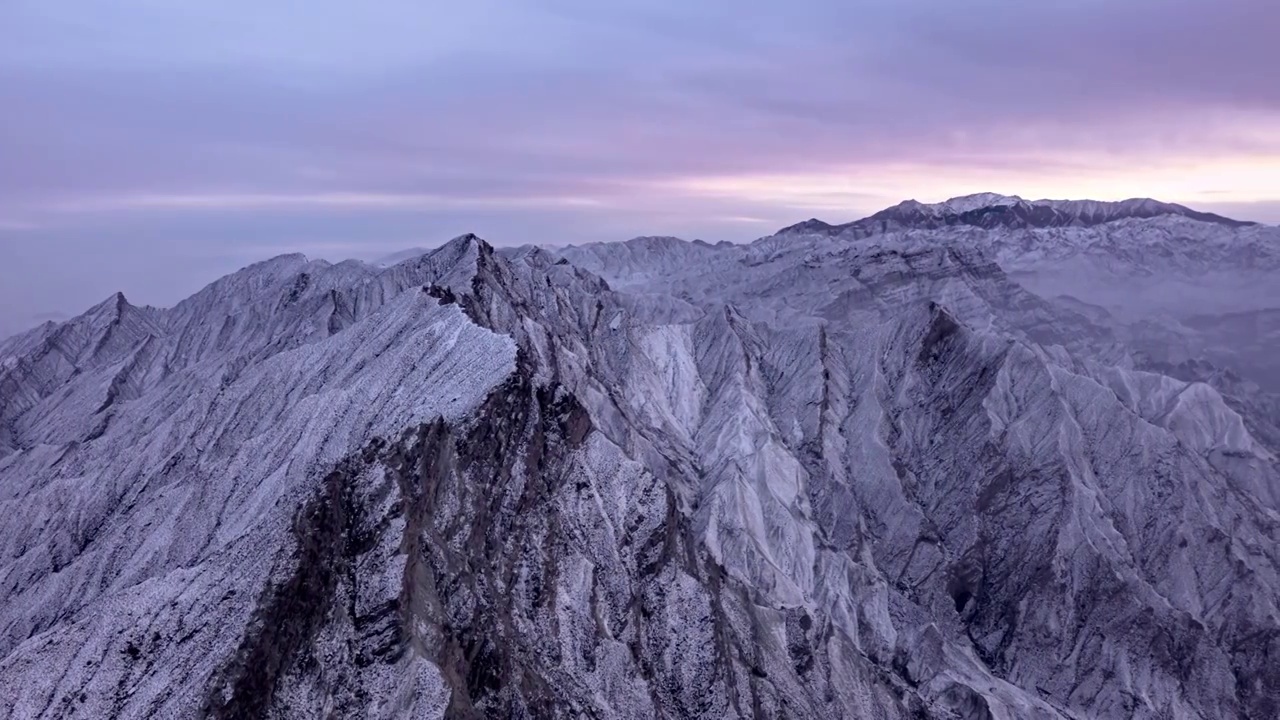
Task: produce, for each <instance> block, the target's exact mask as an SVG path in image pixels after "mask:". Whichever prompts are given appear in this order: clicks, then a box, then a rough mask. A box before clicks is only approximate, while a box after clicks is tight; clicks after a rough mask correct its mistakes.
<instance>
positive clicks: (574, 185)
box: [0, 0, 1280, 334]
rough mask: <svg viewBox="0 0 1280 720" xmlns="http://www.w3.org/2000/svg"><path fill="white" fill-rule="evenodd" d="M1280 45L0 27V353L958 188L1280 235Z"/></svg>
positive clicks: (509, 19) (1224, 18) (299, 12)
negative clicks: (308, 258)
mask: <svg viewBox="0 0 1280 720" xmlns="http://www.w3.org/2000/svg"><path fill="white" fill-rule="evenodd" d="M1049 5H1052V7H1049ZM195 6H198V7H195ZM1278 30H1280V4H1277V3H1275V2H1272V1H1271V0H1064V1H1063V2H1055V3H1052V4H1050V3H1032V2H1024V1H1021V0H1019V1H1014V0H980V1H974V2H964V1H958V0H905V1H904V0H869V1H863V2H848V1H847V0H845V1H843V2H841V1H839V0H824V1H822V2H804V1H797V2H791V3H776V2H762V1H761V0H745V1H743V0H738V1H736V2H726V1H721V0H707V1H704V2H698V3H688V2H671V1H669V0H657V1H654V0H650V1H648V2H639V1H638V0H620V1H615V2H607V3H601V2H593V1H588V0H547V1H543V2H537V3H533V2H524V1H517V0H509V1H498V0H477V1H473V2H468V3H448V4H439V3H423V2H420V1H417V2H413V1H410V0H380V1H379V2H375V3H353V2H345V1H344V2H339V1H338V0H311V1H310V2H306V3H303V2H283V1H282V0H255V1H254V2H250V1H249V0H223V2H219V3H198V4H197V3H177V2H165V1H163V0H83V1H82V2H76V3H69V2H53V1H51V0H4V2H0V108H3V112H0V334H3V333H5V332H7V331H13V330H16V329H19V328H20V327H22V326H25V325H27V324H31V323H32V322H34V321H37V320H38V319H40V318H39V317H37V316H38V315H39V316H43V315H44V314H45V313H50V312H66V313H74V312H77V311H79V310H81V309H83V308H84V307H86V306H88V305H90V304H92V303H93V302H96V301H97V300H100V299H101V298H102V297H105V296H106V295H107V294H109V293H110V292H112V291H114V290H116V289H123V290H124V291H125V292H126V294H128V295H129V296H130V298H131V299H132V300H134V301H136V302H149V303H161V304H168V303H172V302H173V301H175V300H177V299H180V298H181V297H183V296H185V295H187V294H189V293H190V292H192V291H194V290H195V289H198V287H199V286H200V285H201V284H203V283H204V282H207V281H209V280H212V279H213V278H214V277H216V276H218V275H220V274H222V273H225V272H228V271H230V270H233V269H235V268H237V267H239V266H241V265H244V264H246V263H247V262H250V261H253V260H257V259H261V258H263V257H267V256H270V255H273V254H277V253H280V252H289V251H302V252H306V253H308V254H311V255H315V256H323V257H329V258H333V259H340V258H343V257H352V256H355V257H375V256H379V255H382V254H386V253H388V252H391V251H394V250H396V249H400V248H403V247H408V246H413V245H434V244H438V243H439V242H441V241H443V240H445V239H447V238H449V237H452V236H454V235H457V234H460V233H462V232H467V231H475V232H478V233H480V234H481V235H483V236H485V237H487V238H489V239H490V240H491V241H493V242H495V243H499V244H519V243H523V242H543V243H553V244H560V243H566V242H583V241H589V240H613V239H624V238H626V237H630V236H633V235H638V234H676V235H680V236H683V237H690V238H692V237H701V238H704V239H708V240H721V239H728V240H749V239H752V238H754V237H758V236H760V235H765V234H768V233H769V232H771V231H772V230H774V229H776V228H778V227H781V226H783V225H786V224H789V223H792V222H795V221H797V220H802V219H805V218H808V217H810V216H818V217H822V218H824V219H827V220H830V221H833V222H835V221H846V220H851V219H854V218H857V217H860V216H862V215H865V214H868V213H870V212H873V211H875V210H877V209H879V208H881V207H883V206H886V205H889V204H892V203H894V202H897V201H899V200H902V199H904V198H906V197H915V198H918V199H921V200H926V201H931V200H941V199H945V198H946V197H949V196H953V195H959V194H965V193H969V192H977V191H982V190H992V191H997V192H1004V193H1016V194H1020V195H1023V196H1028V197H1029V196H1035V197H1041V196H1052V197H1092V198H1097V199H1120V198H1124V197H1131V196H1154V197H1157V198H1159V199H1162V200H1170V201H1178V202H1185V203H1187V204H1190V205H1193V206H1195V207H1198V208H1204V209H1209V210H1214V211H1218V212H1223V213H1225V214H1229V215H1233V216H1237V217H1241V218H1244V219H1254V220H1262V221H1271V222H1280V79H1278V77H1277V74H1276V72H1277V71H1276V68H1280V43H1277V42H1276V33H1277V31H1278Z"/></svg>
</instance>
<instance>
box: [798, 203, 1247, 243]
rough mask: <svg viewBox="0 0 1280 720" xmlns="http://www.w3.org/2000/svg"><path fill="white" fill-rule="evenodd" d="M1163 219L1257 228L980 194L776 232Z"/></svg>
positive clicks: (1219, 219)
mask: <svg viewBox="0 0 1280 720" xmlns="http://www.w3.org/2000/svg"><path fill="white" fill-rule="evenodd" d="M1162 216H1171V217H1184V218H1189V219H1192V220H1198V221H1201V222H1207V223H1214V224H1218V225H1224V226H1227V227H1245V226H1249V225H1254V224H1255V223H1250V222H1243V221H1240V220H1232V219H1231V218H1226V217H1223V216H1221V215H1215V214H1213V213H1206V212H1198V211H1196V210H1192V209H1191V208H1188V207H1185V206H1182V205H1177V204H1175V203H1165V202H1159V201H1157V200H1152V199H1150V198H1134V199H1131V200H1122V201H1119V202H1102V201H1097V200H1023V199H1022V198H1020V197H1018V196H1016V195H999V194H996V193H979V194H976V195H965V196H962V197H956V198H952V199H950V200H947V201H946V202H940V203H933V204H925V203H921V202H917V201H915V200H906V201H904V202H901V203H899V204H897V205H894V206H893V207H891V208H886V209H884V210H881V211H880V212H878V213H876V214H874V215H871V216H870V217H867V218H863V219H862V220H857V221H854V222H851V223H845V224H843V225H831V224H828V223H825V222H823V221H821V220H817V219H810V220H806V221H804V222H802V223H797V224H795V225H791V226H789V227H786V228H783V229H782V230H779V231H778V234H795V233H820V234H824V235H832V236H837V235H839V236H845V237H854V238H859V237H867V236H870V235H875V234H878V233H885V232H893V231H896V230H935V229H938V228H944V227H952V226H958V225H967V226H973V227H980V228H985V229H993V228H1010V229H1027V228H1054V227H1094V226H1097V225H1102V224H1104V223H1109V222H1114V221H1116V220H1125V219H1145V218H1157V217H1162Z"/></svg>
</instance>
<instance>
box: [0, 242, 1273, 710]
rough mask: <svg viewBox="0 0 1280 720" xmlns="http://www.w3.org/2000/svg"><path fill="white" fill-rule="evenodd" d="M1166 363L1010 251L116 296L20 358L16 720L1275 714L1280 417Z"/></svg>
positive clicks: (6, 529)
mask: <svg viewBox="0 0 1280 720" xmlns="http://www.w3.org/2000/svg"><path fill="white" fill-rule="evenodd" d="M566 259H567V260H569V262H566V261H565V260H566ZM695 260H696V263H697V264H694V261H695ZM1136 338H1137V335H1136V334H1135V333H1134V332H1133V331H1132V328H1130V327H1129V326H1126V325H1122V324H1118V323H1112V322H1108V321H1107V319H1106V314H1105V312H1102V313H1099V312H1095V311H1094V310H1093V309H1092V308H1090V307H1088V306H1083V305H1079V304H1075V305H1073V304H1071V303H1067V302H1060V301H1050V300H1046V299H1044V298H1042V297H1040V296H1038V295H1034V294H1032V293H1030V292H1028V291H1027V290H1025V289H1024V288H1023V287H1022V286H1021V285H1020V284H1018V283H1017V282H1015V281H1014V280H1013V279H1011V278H1010V276H1009V275H1008V274H1007V273H1006V271H1005V270H1004V269H1003V268H1002V267H1001V265H1000V263H999V262H997V258H995V256H993V255H992V254H991V253H989V252H986V251H984V250H983V249H981V248H974V247H971V246H966V245H956V244H936V243H935V244H930V243H895V242H889V243H865V242H846V241H841V240H839V239H833V238H831V237H826V236H822V237H819V236H817V235H806V236H805V239H801V240H797V238H796V237H795V236H789V237H782V238H774V239H768V240H765V241H761V242H760V243H757V244H756V245H754V246H746V247H741V246H711V245H706V244H693V243H683V241H679V240H675V239H672V238H645V239H640V240H637V241H632V242H631V243H629V244H620V245H618V246H612V247H611V246H595V247H588V248H571V249H569V250H566V251H561V252H560V253H559V254H555V253H552V252H549V251H546V250H542V249H539V248H521V249H516V250H509V251H504V252H498V251H495V250H494V249H493V248H492V247H490V246H489V245H488V244H486V243H485V242H484V241H482V240H480V239H478V238H475V237H474V236H463V237H461V238H458V239H455V240H454V241H451V242H450V243H448V244H447V245H445V246H444V247H442V248H439V249H437V250H435V251H430V252H427V253H424V254H418V255H413V256H412V257H408V258H407V259H404V260H403V261H401V262H398V263H397V264H394V265H390V266H389V267H375V266H370V265H364V264H360V263H351V262H349V263H341V264H338V265H330V264H328V263H323V262H313V261H308V260H306V259H305V258H302V257H300V256H285V257H282V258H277V259H275V260H272V261H269V262H267V263H262V264H259V265H255V266H252V267H250V268H246V269H245V270H243V271H241V272H240V273H237V274H235V275H232V276H229V277H228V278H224V279H223V280H220V281H218V282H217V283H214V284H213V285H211V286H210V287H209V288H206V289H205V290H204V291H202V292H201V293H198V294H197V295H195V296H193V297H192V298H191V299H190V300H188V301H186V302H184V303H182V304H180V305H178V306H177V307H175V308H173V309H168V310H163V309H152V308H135V307H133V306H131V305H129V304H128V302H127V301H126V300H125V299H124V298H123V297H122V296H120V297H115V298H113V299H111V300H109V301H108V302H107V303H104V305H103V306H99V307H98V308H95V309H93V310H92V311H90V312H89V313H88V314H86V315H85V316H82V317H80V318H77V319H75V320H72V321H69V322H68V323H64V324H62V325H57V326H46V327H42V328H40V329H37V330H36V331H33V332H32V333H28V334H26V335H23V336H18V337H16V338H12V339H10V340H7V341H4V342H3V343H0V363H2V364H0V388H2V389H3V394H2V395H0V421H2V422H3V428H4V430H3V433H2V434H0V498H2V500H0V501H2V502H3V503H4V512H3V513H0V553H2V554H0V597H2V599H3V602H0V697H5V698H11V699H12V702H11V703H6V710H7V711H8V712H9V716H11V717H21V718H28V717H31V718H35V717H47V718H55V717H56V718H61V717H84V718H98V717H138V718H142V717H172V718H188V717H191V718H196V717H210V718H251V717H253V718H256V717H267V718H311V717H370V718H384V717H385V718H399V717H432V718H436V717H449V718H490V717H493V718H507V717H527V718H543V717H548V718H550V717H597V718H650V717H667V718H685V717H704V718H731V717H741V718H747V717H751V718H775V717H787V718H831V717H849V718H1093V717H1104V718H1109V717H1125V718H1129V717H1139V718H1164V717H1180V718H1181V717H1187V718H1196V717H1200V718H1221V717H1240V718H1270V717H1275V716H1276V715H1277V714H1278V713H1280V663H1277V662H1276V658H1278V657H1280V608H1277V603H1278V602H1280V560H1278V556H1277V551H1276V548H1277V547H1278V544H1277V542H1278V541H1280V486H1278V485H1277V481H1278V479H1280V478H1278V475H1280V471H1278V465H1277V460H1276V455H1275V453H1276V450H1277V449H1276V447H1275V445H1274V444H1273V442H1272V440H1271V439H1269V438H1268V436H1267V435H1266V431H1267V429H1268V428H1274V427H1276V425H1277V420H1278V419H1277V418H1276V417H1274V416H1272V415H1270V413H1271V412H1272V410H1273V409H1271V408H1270V407H1269V406H1266V405H1265V404H1258V403H1254V404H1248V403H1241V402H1236V401H1235V400H1233V397H1232V394H1231V392H1230V389H1231V388H1229V387H1228V386H1229V385H1230V382H1232V380H1231V377H1234V376H1231V377H1227V376H1226V375H1222V373H1218V374H1217V375H1215V376H1214V378H1213V379H1212V380H1211V382H1203V381H1201V380H1200V379H1197V378H1198V377H1199V376H1201V375H1205V374H1206V371H1204V370H1195V369H1194V368H1189V367H1181V369H1180V370H1179V368H1178V367H1175V366H1174V365H1172V364H1169V365H1168V366H1167V367H1165V368H1164V369H1165V370H1167V372H1168V374H1162V373H1160V372H1153V371H1152V370H1153V369H1154V365H1155V364H1156V362H1157V361H1156V360H1153V359H1152V358H1151V357H1149V354H1144V352H1142V351H1140V350H1138V349H1135V347H1134V345H1133V343H1134V341H1135V339H1136ZM1179 378H1180V379H1179ZM1224 378H1225V379H1224ZM1237 380H1239V378H1237ZM1241 382H1243V381H1241ZM1236 390H1238V388H1236ZM1224 392H1226V393H1227V395H1225V396H1224V394H1223V393H1224Z"/></svg>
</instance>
